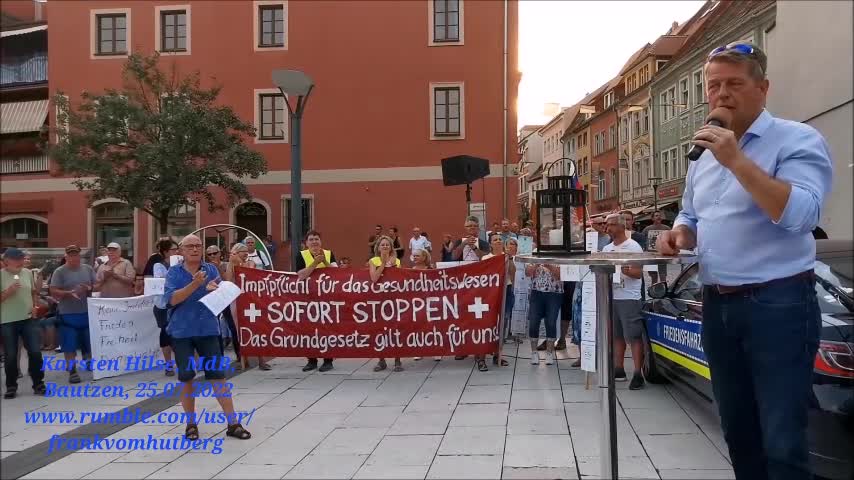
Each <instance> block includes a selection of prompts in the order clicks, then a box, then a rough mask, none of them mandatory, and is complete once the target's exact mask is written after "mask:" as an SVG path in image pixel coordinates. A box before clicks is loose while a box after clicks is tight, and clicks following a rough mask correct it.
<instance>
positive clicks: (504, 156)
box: [501, 0, 509, 218]
mask: <svg viewBox="0 0 854 480" xmlns="http://www.w3.org/2000/svg"><path fill="white" fill-rule="evenodd" d="M508 1H509V0H504V54H503V56H504V97H503V100H502V101H503V103H504V105H503V107H504V129H503V132H502V133H503V138H504V141H503V142H502V147H503V148H502V149H501V150H502V152H501V155H502V162H501V167H502V168H501V202H502V215H501V217H502V218H507V217H508V212H507V2H508Z"/></svg>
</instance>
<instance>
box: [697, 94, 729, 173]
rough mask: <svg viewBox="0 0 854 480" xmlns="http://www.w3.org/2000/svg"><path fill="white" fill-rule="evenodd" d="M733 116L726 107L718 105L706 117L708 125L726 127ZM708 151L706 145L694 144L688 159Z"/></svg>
mask: <svg viewBox="0 0 854 480" xmlns="http://www.w3.org/2000/svg"><path fill="white" fill-rule="evenodd" d="M731 118H732V114H731V113H730V112H729V110H727V109H726V108H722V107H718V108H716V109H714V110H712V111H711V113H709V116H708V117H706V125H714V126H716V127H726V125H727V124H729V123H730V122H729V121H730V119H731ZM705 151H706V147H701V146H699V145H694V146H693V147H692V148H691V151H690V152H688V155H687V157H688V160H691V161H692V162H693V161H695V160H697V159H698V158H700V155H702V154H703V152H705Z"/></svg>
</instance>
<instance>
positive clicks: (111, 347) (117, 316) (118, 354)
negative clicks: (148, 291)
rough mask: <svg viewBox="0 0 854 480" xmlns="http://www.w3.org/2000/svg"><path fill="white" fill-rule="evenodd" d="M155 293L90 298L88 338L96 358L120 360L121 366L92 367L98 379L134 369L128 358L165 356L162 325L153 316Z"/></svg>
mask: <svg viewBox="0 0 854 480" xmlns="http://www.w3.org/2000/svg"><path fill="white" fill-rule="evenodd" d="M154 299H155V297H153V296H139V297H130V298H90V299H89V301H88V302H87V303H88V305H87V306H88V309H89V341H90V342H91V345H92V359H93V360H96V361H97V360H108V361H109V360H117V361H118V363H119V365H120V368H119V369H115V368H109V369H99V368H96V369H94V370H93V371H92V376H93V378H95V380H98V379H100V378H107V377H115V376H117V375H123V374H126V373H133V371H134V370H133V369H131V370H128V369H127V368H126V366H127V364H128V360H127V359H128V358H136V357H140V358H146V359H148V358H152V357H153V358H154V360H162V359H163V352H162V351H161V350H160V343H159V340H158V339H159V338H160V327H158V326H157V322H156V321H155V320H154V309H153V307H154Z"/></svg>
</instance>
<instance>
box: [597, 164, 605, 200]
mask: <svg viewBox="0 0 854 480" xmlns="http://www.w3.org/2000/svg"><path fill="white" fill-rule="evenodd" d="M606 180H607V179H606V178H605V170H599V178H597V189H596V198H597V199H598V200H602V199H603V198H605V197H607V196H608V192H607V191H605V181H606Z"/></svg>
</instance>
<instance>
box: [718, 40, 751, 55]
mask: <svg viewBox="0 0 854 480" xmlns="http://www.w3.org/2000/svg"><path fill="white" fill-rule="evenodd" d="M724 52H736V53H740V54H742V55H751V54H753V45H748V44H746V43H731V44H729V45H721V46H720V47H718V48H716V49H714V50H712V51H711V52H709V58H712V57H714V56H715V55H720V54H721V53H724Z"/></svg>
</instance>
